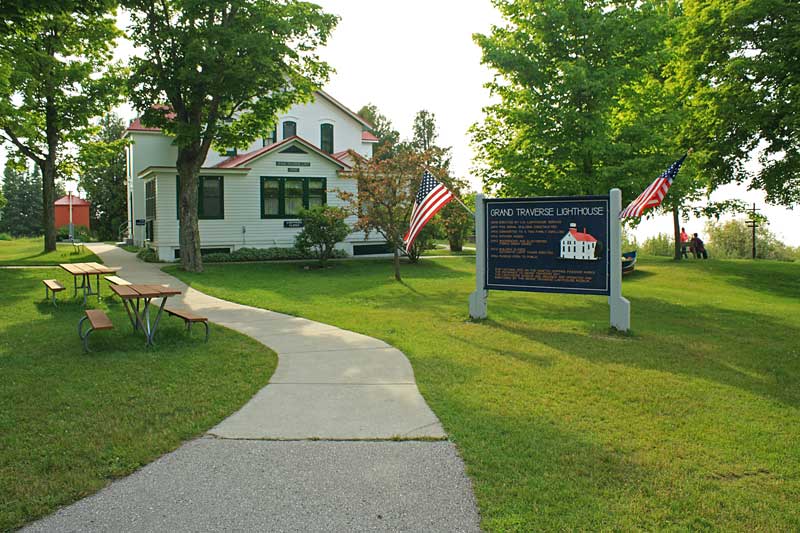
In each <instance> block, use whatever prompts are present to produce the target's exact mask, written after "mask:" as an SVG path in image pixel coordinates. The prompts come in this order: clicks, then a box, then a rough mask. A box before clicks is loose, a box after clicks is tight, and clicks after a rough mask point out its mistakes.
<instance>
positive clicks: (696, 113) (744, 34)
mask: <svg viewBox="0 0 800 533" xmlns="http://www.w3.org/2000/svg"><path fill="white" fill-rule="evenodd" d="M683 8H684V10H685V13H686V16H685V18H684V20H683V25H682V34H681V36H680V42H679V43H678V45H679V48H678V50H679V58H678V61H677V63H676V64H677V65H678V67H679V69H680V70H679V72H680V74H681V75H682V78H683V82H684V83H685V84H686V86H687V87H688V89H689V90H688V94H689V95H690V98H691V99H690V101H689V104H690V107H691V109H692V126H693V128H692V132H691V133H692V135H693V137H694V139H695V141H694V142H695V145H696V147H697V148H698V154H696V159H697V161H698V164H700V165H701V167H700V168H701V169H702V170H703V172H704V173H705V176H706V179H707V180H708V181H709V182H711V183H713V184H719V183H728V182H732V181H736V182H748V181H749V183H750V186H751V188H759V189H763V190H765V191H766V193H767V199H768V200H769V201H771V202H775V203H781V204H785V205H791V204H793V203H796V202H798V201H799V200H800V114H798V112H797V110H798V103H799V102H800V9H798V6H797V2H796V1H794V0H765V1H747V2H743V1H742V2H731V1H728V0H685V1H684V2H683ZM754 152H756V153H760V161H759V162H760V163H761V164H760V165H759V168H758V169H757V170H755V171H753V172H752V173H751V172H748V169H747V167H746V166H745V163H746V162H747V160H748V159H749V157H750V154H751V153H754Z"/></svg>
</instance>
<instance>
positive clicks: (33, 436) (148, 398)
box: [0, 269, 277, 531]
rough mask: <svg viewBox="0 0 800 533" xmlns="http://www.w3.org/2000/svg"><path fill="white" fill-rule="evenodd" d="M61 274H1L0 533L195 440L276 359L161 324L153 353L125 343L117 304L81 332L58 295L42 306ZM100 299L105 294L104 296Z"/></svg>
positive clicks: (260, 382) (241, 339) (73, 307)
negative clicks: (104, 324) (102, 326)
mask: <svg viewBox="0 0 800 533" xmlns="http://www.w3.org/2000/svg"><path fill="white" fill-rule="evenodd" d="M65 274H66V273H63V272H61V271H60V269H52V270H50V269H35V270H0V286H2V288H3V290H2V292H0V383H1V384H2V386H0V531H5V530H10V529H13V528H16V527H19V526H21V525H23V524H24V523H25V522H27V521H30V520H33V519H35V518H39V517H41V516H44V515H46V514H48V513H50V512H52V511H54V510H56V509H57V508H58V507H60V506H62V505H65V504H68V503H70V502H73V501H75V500H77V499H79V498H82V497H84V496H87V495H89V494H91V493H93V492H95V491H97V490H98V489H100V488H102V487H103V486H105V485H106V484H108V483H109V482H110V481H111V480H113V479H115V478H118V477H121V476H125V475H128V474H130V473H131V472H133V471H134V470H136V469H137V468H139V467H141V466H142V465H145V464H147V463H149V462H151V461H153V460H154V459H156V458H157V457H159V456H160V455H163V454H164V453H166V452H169V451H170V450H173V449H175V448H176V447H178V446H179V445H180V444H181V442H182V441H185V440H187V439H190V438H192V437H195V436H198V435H200V434H202V433H203V432H204V431H206V430H207V429H209V428H210V427H212V426H213V425H215V424H216V423H217V422H218V421H220V420H222V419H223V418H225V417H226V416H227V415H229V414H230V413H232V412H234V411H235V410H237V409H238V408H239V407H240V406H241V405H243V404H244V403H245V402H246V401H247V400H249V399H250V398H251V397H252V396H253V395H254V394H255V393H256V392H257V391H258V390H259V389H260V388H261V387H263V386H264V385H265V384H266V383H267V381H268V380H269V377H270V376H271V375H272V372H273V370H274V369H275V366H276V364H277V358H276V356H275V354H274V352H271V351H270V350H268V349H266V348H265V347H264V346H263V345H262V344H259V343H258V342H256V341H254V340H252V339H250V338H249V337H245V336H243V335H240V334H238V333H235V332H233V331H230V330H228V329H225V328H222V327H218V326H213V325H212V327H211V338H210V340H209V342H208V344H205V343H204V342H203V333H204V331H203V328H196V327H195V328H194V332H193V334H192V336H191V337H189V336H187V335H186V334H185V333H184V331H183V322H182V321H180V320H178V319H175V318H170V319H168V318H166V317H165V319H164V320H163V321H162V323H161V324H160V325H159V330H158V333H157V335H156V343H157V345H156V347H155V348H150V349H145V347H144V336H143V335H142V334H141V333H139V334H136V335H134V334H132V333H131V328H130V324H129V322H128V318H127V316H126V315H125V311H124V309H123V307H122V304H121V303H120V302H119V300H118V299H116V300H113V301H112V300H110V299H108V298H106V299H104V301H103V303H102V305H98V303H97V300H96V298H94V297H92V298H91V299H90V304H91V305H92V306H94V307H100V308H103V309H106V310H107V311H108V313H109V316H110V317H111V319H112V321H113V322H114V325H115V329H114V330H112V331H97V332H94V333H92V334H91V336H90V338H89V345H90V348H91V349H92V352H90V353H89V354H84V353H83V350H82V346H81V343H80V340H79V339H78V334H77V330H76V327H77V323H78V319H79V318H80V317H81V316H82V315H83V306H82V305H80V304H79V303H78V302H77V301H70V299H69V296H71V294H66V293H71V289H68V290H67V291H63V292H61V293H60V297H59V299H60V300H63V301H60V302H59V304H58V307H57V308H54V307H53V306H52V305H51V304H50V303H49V302H45V301H44V286H43V285H42V283H41V280H42V279H45V278H57V279H59V280H60V281H61V282H62V284H64V285H65V286H68V287H69V286H71V285H72V281H71V280H70V279H68V277H67V276H66V275H65ZM104 291H105V294H106V295H109V294H110V292H109V291H108V289H107V288H105V287H104Z"/></svg>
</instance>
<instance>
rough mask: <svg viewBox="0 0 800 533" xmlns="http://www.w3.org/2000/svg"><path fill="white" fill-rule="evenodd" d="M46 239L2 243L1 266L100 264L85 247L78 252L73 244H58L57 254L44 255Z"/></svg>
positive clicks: (25, 239) (33, 238)
mask: <svg viewBox="0 0 800 533" xmlns="http://www.w3.org/2000/svg"><path fill="white" fill-rule="evenodd" d="M43 250H44V238H43V237H31V238H22V239H13V240H10V241H0V266H10V265H20V266H36V265H58V264H59V263H83V262H100V259H98V257H97V256H96V255H94V254H93V253H92V252H90V251H89V249H88V248H86V247H85V246H84V247H83V248H81V251H80V252H76V251H75V249H74V247H73V246H72V244H69V243H66V244H58V245H57V249H56V251H55V252H48V253H44V252H43Z"/></svg>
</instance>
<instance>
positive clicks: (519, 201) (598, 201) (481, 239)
mask: <svg viewBox="0 0 800 533" xmlns="http://www.w3.org/2000/svg"><path fill="white" fill-rule="evenodd" d="M621 201H622V197H621V193H620V191H619V189H614V190H612V191H610V194H609V195H608V196H572V197H542V198H496V199H486V198H484V196H483V195H481V194H479V195H477V197H476V205H475V208H476V209H475V251H476V258H475V259H476V269H475V270H476V277H475V291H474V292H473V293H472V294H471V295H470V299H469V310H470V316H471V317H472V318H476V319H481V318H486V316H487V298H488V291H489V290H508V291H532V292H558V293H570V294H595V295H599V296H607V297H608V301H609V306H610V308H611V314H610V319H611V325H612V326H613V327H615V328H617V329H619V330H621V331H627V330H628V328H629V327H630V304H629V303H628V301H627V300H625V299H624V298H623V297H622V253H621V249H620V248H621V228H620V223H619V212H620V210H621Z"/></svg>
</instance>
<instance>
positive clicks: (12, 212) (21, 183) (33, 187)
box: [0, 163, 42, 237]
mask: <svg viewBox="0 0 800 533" xmlns="http://www.w3.org/2000/svg"><path fill="white" fill-rule="evenodd" d="M41 176H42V175H41V173H40V172H39V169H38V168H37V167H34V168H33V170H32V171H29V170H28V169H27V168H26V167H25V166H24V165H23V166H22V167H21V168H20V167H18V166H17V165H14V164H11V163H7V164H6V168H5V170H4V171H3V196H4V197H5V198H6V204H5V206H4V207H3V210H2V215H0V231H4V232H7V233H10V234H11V235H13V236H14V237H22V236H34V235H41V234H42V177H41Z"/></svg>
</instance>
